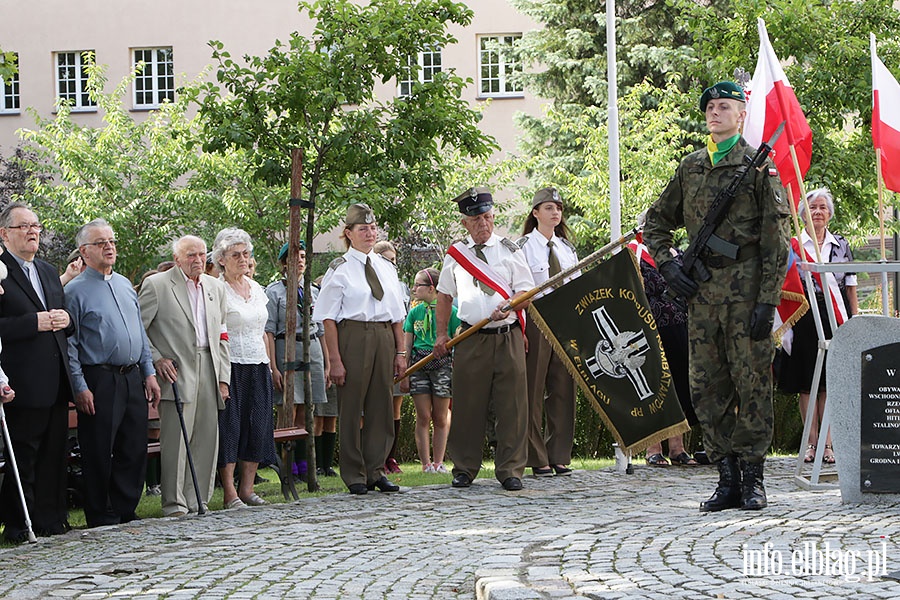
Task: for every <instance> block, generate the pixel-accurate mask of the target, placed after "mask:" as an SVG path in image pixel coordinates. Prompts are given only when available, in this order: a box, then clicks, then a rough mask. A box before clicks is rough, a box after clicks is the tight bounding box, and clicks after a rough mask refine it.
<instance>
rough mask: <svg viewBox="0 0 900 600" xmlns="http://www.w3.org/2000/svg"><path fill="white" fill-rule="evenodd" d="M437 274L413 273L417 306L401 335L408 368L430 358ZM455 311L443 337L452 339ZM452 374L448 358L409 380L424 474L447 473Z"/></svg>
mask: <svg viewBox="0 0 900 600" xmlns="http://www.w3.org/2000/svg"><path fill="white" fill-rule="evenodd" d="M439 275H440V274H439V273H438V272H437V270H436V269H423V270H421V271H419V272H418V273H416V278H415V283H414V284H413V289H412V293H413V297H414V298H415V299H416V300H417V301H418V304H416V305H415V306H413V307H412V308H411V309H410V311H409V314H408V315H407V316H406V322H405V323H404V324H403V331H404V332H406V351H407V356H408V357H409V364H410V365H413V364H415V363H416V362H418V361H419V360H421V359H423V358H425V357H426V356H428V355H429V354H431V351H432V349H433V348H434V340H435V338H436V337H437V333H436V330H435V323H436V320H435V306H436V304H437V290H436V289H435V286H436V285H437V281H438V276H439ZM459 325H460V322H459V317H457V316H456V308H455V307H453V308H451V312H450V322H449V324H448V327H447V329H448V332H447V334H448V335H449V336H450V337H451V338H452V337H453V335H454V333H456V330H457V328H458V327H459ZM451 374H452V367H451V355H449V354H448V355H447V356H445V357H443V358H438V359H434V360H432V361H431V362H429V363H428V364H426V365H425V366H424V367H422V368H421V369H419V370H418V371H416V372H415V373H412V374H411V375H410V376H409V393H410V395H411V396H412V397H413V402H415V405H416V448H418V450H419V460H421V461H422V470H423V471H425V472H426V473H449V471H448V470H447V468H446V467H444V452H445V451H446V449H447V435H448V434H449V433H450V397H451V395H452V391H451V386H450V380H451ZM432 423H434V434H433V436H432V444H433V446H434V462H432V460H431V457H430V455H429V444H428V430H429V428H430V427H431V424H432Z"/></svg>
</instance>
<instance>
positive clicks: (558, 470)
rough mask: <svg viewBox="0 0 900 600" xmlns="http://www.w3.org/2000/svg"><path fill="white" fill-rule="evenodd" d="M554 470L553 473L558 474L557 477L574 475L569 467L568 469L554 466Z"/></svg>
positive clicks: (562, 466)
mask: <svg viewBox="0 0 900 600" xmlns="http://www.w3.org/2000/svg"><path fill="white" fill-rule="evenodd" d="M552 468H553V472H554V473H556V474H557V475H571V474H572V469H570V468H569V467H566V466H564V465H553V466H552Z"/></svg>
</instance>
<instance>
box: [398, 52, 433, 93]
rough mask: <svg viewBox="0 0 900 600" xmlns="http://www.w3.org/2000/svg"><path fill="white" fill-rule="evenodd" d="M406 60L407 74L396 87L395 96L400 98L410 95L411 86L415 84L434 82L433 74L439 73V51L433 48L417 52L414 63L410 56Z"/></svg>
mask: <svg viewBox="0 0 900 600" xmlns="http://www.w3.org/2000/svg"><path fill="white" fill-rule="evenodd" d="M407 60H408V64H409V73H408V75H407V77H406V78H405V79H402V80H401V81H400V82H399V85H398V86H397V87H398V90H397V95H398V96H401V97H403V96H409V95H410V94H412V88H413V84H415V83H416V82H420V83H428V82H431V81H434V76H435V74H436V73H440V72H441V66H442V65H441V49H440V48H434V49H429V50H426V51H425V52H419V55H418V57H417V59H416V62H413V61H414V59H413V57H412V56H410V57H409V58H408V59H407ZM417 76H418V77H417Z"/></svg>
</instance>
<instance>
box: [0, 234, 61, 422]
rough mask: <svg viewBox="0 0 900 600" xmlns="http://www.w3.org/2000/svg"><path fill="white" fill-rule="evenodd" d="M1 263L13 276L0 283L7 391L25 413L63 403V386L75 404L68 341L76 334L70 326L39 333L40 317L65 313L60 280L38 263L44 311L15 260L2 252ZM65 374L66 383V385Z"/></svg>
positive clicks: (0, 358)
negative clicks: (50, 312) (56, 310)
mask: <svg viewBox="0 0 900 600" xmlns="http://www.w3.org/2000/svg"><path fill="white" fill-rule="evenodd" d="M0 260H2V261H3V262H4V263H5V264H6V268H7V270H8V271H9V276H8V277H7V278H6V279H4V280H3V283H2V285H3V290H4V292H5V293H4V294H3V295H2V296H0V340H2V341H3V352H2V354H0V364H2V365H3V370H4V371H6V375H7V376H8V377H9V385H10V386H11V387H12V389H14V390H15V391H16V399H15V400H13V404H15V405H16V406H19V407H22V408H48V407H50V406H52V405H53V403H54V402H56V400H57V398H58V397H59V388H60V384H62V385H64V386H65V387H64V391H65V394H66V396H65V398H66V401H68V400H71V399H72V392H71V390H72V386H71V384H70V381H69V356H68V346H67V343H66V336H67V335H68V334H70V333H72V331H73V328H74V325H73V324H70V325H69V328H68V329H67V330H66V331H40V332H39V331H38V329H37V313H38V312H42V311H44V310H49V309H51V308H63V309H64V308H65V303H64V302H63V288H62V284H60V282H59V274H58V273H57V272H56V269H55V268H53V266H52V265H50V264H49V263H47V262H44V261H42V260H38V259H36V260H35V261H34V264H35V265H36V266H37V271H38V276H39V277H40V279H41V286H42V287H43V288H44V296H45V297H46V299H47V304H48V306H47V307H46V309H45V308H44V307H43V306H42V305H41V301H40V298H38V295H37V292H35V291H34V287H33V286H32V285H31V282H30V281H28V278H27V277H26V276H25V272H24V271H22V267H20V266H19V263H17V262H16V259H15V258H13V256H12V255H11V254H10V253H9V252H8V251H4V252H3V254H2V255H0ZM60 361H62V363H60ZM61 367H62V368H61ZM61 373H62V374H64V375H63V376H64V377H65V380H63V381H61V378H60V374H61Z"/></svg>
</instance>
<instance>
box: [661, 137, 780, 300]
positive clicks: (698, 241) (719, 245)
mask: <svg viewBox="0 0 900 600" xmlns="http://www.w3.org/2000/svg"><path fill="white" fill-rule="evenodd" d="M782 131H784V121H782V123H781V125H779V126H778V129H776V130H775V133H774V134H772V137H771V138H770V139H769V141H768V142H763V143H762V144H760V146H759V149H758V150H757V151H756V154H755V155H754V156H753V158H747V157H745V158H746V159H747V164H744V165H741V166H740V167H739V168H738V170H737V172H736V173H735V174H734V177H732V178H731V181H730V182H729V183H728V185H727V186H725V187H724V188H722V189H721V190H719V193H718V194H716V197H715V199H714V200H713V203H712V205H711V206H710V207H709V212H707V213H706V216H705V217H703V226H702V227H701V228H700V231H699V232H698V233H697V236H696V237H695V238H694V240H693V241H692V242H691V244H690V245H689V246H688V248H687V250H685V251H684V266H683V270H684V272H685V273H686V274H687V275H688V277H696V279H697V280H699V281H701V282H702V281H709V280H710V279H712V274H711V273H710V272H709V269H707V268H706V265H704V264H703V260H702V259H703V257H704V256H706V254H707V252H708V250H707V249H709V250H713V251H714V252H716V253H718V254H721V255H723V256H727V257H728V258H730V259H732V260H735V259H737V256H738V250H740V247H739V246H738V245H737V244H733V243H731V242H729V241H727V240H723V239H722V238H720V237H719V236H717V235H716V233H715V232H716V228H717V227H718V226H719V225H720V224H721V223H722V221H724V220H725V217H726V216H727V215H728V211H729V210H730V209H731V205H732V204H734V199H735V195H736V194H737V191H738V189H740V187H741V184H742V183H743V181H744V178H745V177H746V176H747V173H748V172H749V171H750V169H757V170H759V169H760V168H761V167H762V165H763V163H765V161H766V158H767V157H768V156H769V153H770V152H771V151H772V146H774V145H775V142H776V141H777V140H778V137H779V136H780V135H781V132H782ZM666 296H667V297H669V298H671V299H674V298H675V297H676V295H675V294H674V293H673V292H672V290H671V289H669V290H666Z"/></svg>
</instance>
